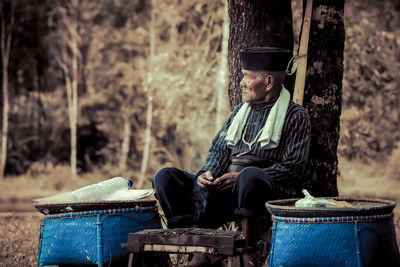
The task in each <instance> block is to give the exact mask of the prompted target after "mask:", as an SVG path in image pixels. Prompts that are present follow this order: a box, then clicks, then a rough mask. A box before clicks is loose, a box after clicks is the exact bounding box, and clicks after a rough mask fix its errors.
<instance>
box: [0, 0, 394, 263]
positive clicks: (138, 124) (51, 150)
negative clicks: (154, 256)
mask: <svg viewBox="0 0 400 267" xmlns="http://www.w3.org/2000/svg"><path fill="white" fill-rule="evenodd" d="M1 3H2V5H1V6H0V7H1V10H2V11H3V12H2V13H1V18H0V19H1V21H2V22H4V28H3V27H2V31H1V36H2V37H7V33H11V35H10V36H11V37H12V38H11V42H10V50H9V52H10V53H9V56H10V57H9V66H8V68H7V74H8V81H9V83H8V93H9V95H8V99H9V107H10V109H9V114H8V135H7V150H6V152H7V153H6V155H7V157H6V159H7V160H6V164H5V170H4V178H3V179H2V180H0V211H27V210H28V211H33V210H34V208H33V206H32V204H31V200H32V199H33V198H37V197H44V196H49V195H52V194H55V193H57V192H60V191H68V190H74V189H77V188H79V187H82V186H84V185H87V184H91V183H94V182H99V181H101V180H104V179H108V178H111V177H115V176H122V177H125V178H130V179H133V180H134V187H135V185H138V183H139V184H140V182H139V181H138V179H139V178H144V179H143V187H145V188H150V187H151V184H150V181H151V178H152V176H153V174H154V173H155V172H156V171H157V170H158V169H160V168H162V167H164V166H175V167H178V168H182V169H185V170H188V171H193V172H195V171H197V169H198V168H199V167H200V166H201V164H202V162H203V160H204V159H205V156H206V154H207V150H208V148H209V146H210V143H211V140H212V138H213V137H214V135H215V133H216V131H217V130H218V129H219V127H220V126H221V125H222V123H223V119H221V118H225V117H226V116H227V115H228V114H229V109H230V107H229V104H228V96H227V76H228V73H227V66H226V42H227V39H226V29H227V23H228V20H227V18H226V15H225V14H226V10H225V7H224V2H223V1H222V0H219V1H215V0H202V1H181V0H164V1H160V0H152V1H147V0H85V1H80V0H71V1H51V0H41V1H35V0H24V1H4V0H2V1H1ZM11 3H13V4H12V5H11ZM152 3H153V5H152ZM292 5H293V18H294V24H295V25H294V30H295V32H294V35H295V40H297V42H298V35H299V31H300V25H301V16H302V14H301V12H302V1H299V0H294V1H292ZM11 9H12V10H13V12H11ZM10 24H12V25H13V27H11V28H8V26H9V25H10ZM2 26H3V24H2ZM224 29H225V35H224ZM345 29H346V42H345V51H344V80H343V100H342V101H343V102H342V116H341V133H340V134H341V138H340V143H339V148H338V155H339V171H340V176H339V178H338V185H339V194H340V195H350V196H369V197H379V198H387V199H392V200H396V201H400V194H399V193H398V190H397V188H399V185H400V170H399V168H398V166H399V164H398V161H399V160H400V131H399V130H398V129H399V127H400V120H399V114H400V105H399V101H400V72H399V69H400V68H399V67H400V3H399V1H395V0H385V1H372V0H369V1H362V0H349V1H347V2H346V4H345ZM296 45H297V43H296ZM2 51H3V52H2V54H1V55H2V56H4V55H5V53H4V51H5V50H2ZM74 62H75V63H74ZM74 66H75V67H74ZM2 77H4V70H2ZM74 86H75V88H76V94H75V95H74V93H73V92H74V90H73V89H74ZM221 96H222V97H221ZM2 97H4V94H3V95H2ZM74 97H76V99H77V101H76V125H77V128H76V136H77V139H76V140H77V143H76V158H77V162H76V165H77V169H76V178H75V179H74V178H73V176H74V175H71V165H70V160H71V131H70V125H71V121H70V118H71V116H70V115H71V114H70V110H71V108H73V105H74V104H73V103H74V101H73V98H74ZM221 100H225V101H221ZM3 103H4V101H3V102H2V110H3V107H4V105H3ZM149 107H150V108H149ZM148 114H151V117H149V116H148ZM150 122H151V126H150V127H147V126H148V125H150ZM146 130H147V131H146ZM148 144H150V146H148ZM147 157H148V158H147ZM146 158H147V159H146ZM396 210H397V208H396ZM396 212H397V211H396ZM12 220H13V219H9V220H8V221H4V220H0V226H4V225H6V228H7V227H8V228H7V233H8V234H6V236H5V239H3V238H2V240H5V242H6V243H5V244H3V243H2V244H1V245H2V247H3V248H4V247H5V248H6V249H4V254H2V255H0V258H2V259H3V258H4V257H8V256H7V255H8V254H9V253H8V252H9V250H8V249H7V248H8V247H7V246H11V245H10V244H11V243H15V244H14V245H15V246H19V247H21V246H24V244H25V243H23V242H24V241H23V240H22V237H21V235H25V234H26V233H28V234H31V232H30V231H31V229H29V228H30V226H29V223H28V224H27V225H26V224H25V226H24V227H22V225H21V224H18V221H17V223H15V221H12ZM395 220H396V222H397V225H398V224H399V223H398V220H399V219H398V216H396V217H395ZM34 222H35V227H36V226H37V227H36V228H37V229H36V228H35V229H36V230H38V225H36V223H37V222H36V221H34ZM15 225H19V226H18V227H16V226H15ZM10 229H11V230H10ZM36 230H35V231H36ZM14 232H15V235H13V234H12V233H14ZM4 233H5V232H2V234H4ZM13 238H14V239H15V238H17V239H18V238H20V242H13ZM35 238H36V236H35ZM32 240H33V241H32ZM32 240H31V241H30V242H33V245H32V243H29V244H30V247H33V250H32V251H33V252H32V253H30V256H29V257H31V258H29V261H28V263H31V262H33V261H34V257H35V255H34V254H35V252H34V249H35V248H36V246H35V242H36V241H34V240H35V239H32ZM14 241H15V240H14ZM25 246H26V244H25ZM18 251H20V250H19V249H18ZM6 253H8V254H6ZM26 254H29V253H25V254H24V255H25V256H24V255H22V256H21V257H28V256H26ZM5 255H6V256H5ZM14 260H15V259H14ZM3 262H7V261H3Z"/></svg>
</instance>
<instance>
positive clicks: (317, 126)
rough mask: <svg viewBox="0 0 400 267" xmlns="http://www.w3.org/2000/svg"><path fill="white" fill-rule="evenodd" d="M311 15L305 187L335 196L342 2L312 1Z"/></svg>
mask: <svg viewBox="0 0 400 267" xmlns="http://www.w3.org/2000/svg"><path fill="white" fill-rule="evenodd" d="M304 6H305V3H304ZM312 14H313V15H312V20H311V28H310V42H309V48H308V61H307V77H306V79H307V80H306V87H305V95H304V106H305V107H306V108H307V110H308V113H309V114H310V118H311V134H312V138H311V148H310V156H309V163H308V166H307V168H306V177H307V179H308V182H307V187H308V189H309V190H310V191H311V192H312V194H314V195H315V196H337V195H338V189H337V174H338V168H337V164H338V159H337V146H338V141H339V131H340V113H341V108H342V105H341V103H342V79H343V49H344V38H345V29H344V22H343V17H344V0H337V1H329V0H314V5H313V12H312Z"/></svg>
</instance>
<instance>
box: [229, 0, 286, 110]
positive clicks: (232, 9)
mask: <svg viewBox="0 0 400 267" xmlns="http://www.w3.org/2000/svg"><path fill="white" fill-rule="evenodd" d="M228 14H229V19H230V25H229V44H228V51H229V53H228V63H229V100H230V105H231V109H233V108H234V107H235V106H236V105H238V104H239V103H240V102H241V101H242V97H241V90H240V87H239V83H240V80H241V79H242V77H243V76H242V73H241V62H240V57H239V51H240V50H241V49H243V48H247V47H252V46H278V47H283V48H287V49H289V50H293V27H292V8H291V1H290V0H268V1H265V0H228ZM288 89H290V88H288Z"/></svg>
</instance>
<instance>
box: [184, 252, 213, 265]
mask: <svg viewBox="0 0 400 267" xmlns="http://www.w3.org/2000/svg"><path fill="white" fill-rule="evenodd" d="M179 266H182V267H183V266H186V267H207V266H211V260H210V258H209V257H208V256H207V255H206V254H202V253H196V254H194V256H193V258H192V260H190V261H189V262H188V263H186V264H185V265H179Z"/></svg>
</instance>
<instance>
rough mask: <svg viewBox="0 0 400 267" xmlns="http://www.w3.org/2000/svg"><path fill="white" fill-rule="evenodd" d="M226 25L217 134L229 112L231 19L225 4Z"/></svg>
mask: <svg viewBox="0 0 400 267" xmlns="http://www.w3.org/2000/svg"><path fill="white" fill-rule="evenodd" d="M223 23H224V24H223V25H222V42H221V43H222V44H221V46H222V48H221V57H220V62H219V67H218V76H217V82H216V90H217V111H216V116H215V132H217V131H218V130H219V129H220V128H221V127H222V126H223V124H224V121H225V120H226V116H227V115H228V112H229V107H228V101H227V97H228V92H227V90H226V89H227V88H228V38H229V17H228V5H227V3H225V2H224V22H223Z"/></svg>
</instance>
